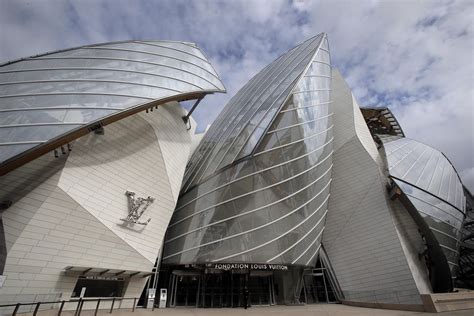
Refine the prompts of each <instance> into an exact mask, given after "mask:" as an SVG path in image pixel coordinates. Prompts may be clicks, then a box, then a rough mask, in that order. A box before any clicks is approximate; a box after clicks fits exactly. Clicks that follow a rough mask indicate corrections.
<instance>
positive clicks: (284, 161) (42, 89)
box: [0, 33, 472, 310]
mask: <svg viewBox="0 0 474 316" xmlns="http://www.w3.org/2000/svg"><path fill="white" fill-rule="evenodd" d="M0 78H3V80H2V83H1V84H0V89H1V90H0V92H1V95H0V113H1V114H0V121H1V122H2V123H1V124H2V125H1V126H0V135H1V138H0V150H1V151H0V157H1V160H2V162H1V165H0V168H1V169H0V171H1V174H2V179H1V185H0V202H1V203H2V208H3V212H2V217H1V219H2V229H3V234H2V236H4V237H3V238H4V240H3V239H0V246H2V245H3V246H2V247H0V249H3V250H2V256H0V258H2V259H3V261H2V262H0V263H1V265H0V268H2V271H3V277H4V278H6V280H5V281H4V284H3V286H2V287H1V288H0V304H1V303H2V302H20V301H29V302H31V301H38V300H44V299H46V298H47V299H55V298H61V299H69V298H71V297H78V296H81V295H84V296H85V297H111V296H119V297H121V296H127V297H134V296H135V297H137V296H140V295H141V294H142V293H143V291H144V288H149V287H152V286H151V285H150V284H153V283H156V282H158V286H159V287H160V288H166V289H167V290H168V306H169V307H175V306H192V307H240V306H242V304H243V303H244V301H245V296H246V295H245V293H246V292H248V293H249V299H250V304H251V305H278V304H302V303H307V304H309V303H321V302H344V303H347V304H359V305H365V306H374V304H376V306H378V307H387V308H400V309H412V310H426V309H427V308H426V304H427V303H426V302H427V301H426V299H425V296H428V297H430V295H433V294H434V293H446V292H451V291H453V284H454V282H455V280H456V276H457V274H458V270H459V271H463V272H464V273H465V274H466V273H467V274H468V273H472V268H471V270H469V268H466V267H464V266H461V267H459V265H460V264H461V265H464V263H465V262H470V261H469V260H471V259H470V258H471V257H469V256H468V257H467V259H466V256H461V258H462V259H461V260H459V257H460V256H459V252H460V251H462V249H471V248H470V247H472V246H470V244H468V243H466V242H465V241H466V240H469V238H470V237H469V235H468V234H467V235H466V234H464V235H462V232H463V227H464V230H466V227H470V226H469V225H470V224H469V223H470V221H472V219H471V220H466V212H467V210H468V209H469V208H467V207H466V196H465V193H464V190H463V186H462V183H461V181H460V179H459V176H458V174H457V173H456V170H455V169H454V167H453V166H452V164H451V163H450V162H449V160H448V159H447V158H446V157H445V156H444V155H443V154H442V153H440V152H439V151H437V150H435V149H433V148H431V147H429V146H427V145H425V144H422V143H420V142H417V141H415V140H412V139H409V138H406V137H405V135H404V133H403V130H402V128H401V126H400V125H399V124H398V122H397V120H396V119H395V117H394V116H393V114H392V113H391V112H390V110H389V109H387V108H382V107H377V108H361V107H360V106H359V105H358V103H357V101H356V100H355V98H354V96H353V95H352V93H351V90H350V88H349V87H348V85H347V84H346V82H345V81H344V79H343V78H342V76H341V74H340V73H339V72H338V71H337V70H336V69H334V68H333V67H332V65H331V58H330V49H329V42H328V38H327V35H326V34H324V33H322V34H319V35H317V36H315V37H313V38H310V39H308V40H307V41H305V42H303V43H302V44H300V45H298V46H297V47H295V48H293V49H291V50H290V51H288V52H287V53H285V54H283V55H282V56H280V57H279V58H277V59H276V60H275V61H274V62H273V63H271V64H270V65H268V66H267V67H265V68H264V69H263V70H262V71H260V72H259V73H258V74H257V75H256V76H254V77H253V78H252V79H251V80H250V81H249V82H248V83H247V84H246V85H245V86H244V87H242V89H241V90H240V91H239V92H238V93H237V94H236V95H235V96H234V97H233V98H232V99H231V100H230V101H229V103H228V104H227V105H226V107H225V108H224V109H223V110H222V112H221V113H220V115H219V116H218V118H217V119H216V121H215V122H214V123H213V124H212V125H211V126H210V127H209V128H208V130H207V131H206V133H205V135H204V136H203V137H202V135H201V136H197V135H195V133H194V129H195V125H196V124H195V123H194V122H192V119H191V118H190V113H187V112H186V111H184V109H183V108H182V107H181V105H180V103H179V102H180V101H184V100H189V99H193V100H197V101H196V103H195V105H197V104H198V103H199V101H200V100H201V99H202V98H203V97H204V96H205V95H206V94H209V93H214V92H224V91H225V89H224V87H223V85H222V83H221V82H220V80H219V77H218V76H217V74H216V72H215V71H214V69H213V68H212V66H211V65H210V64H209V62H208V61H207V60H206V58H205V57H204V56H203V55H202V53H201V52H200V51H199V49H198V48H197V47H196V46H195V45H194V44H190V43H183V42H163V41H160V42H158V41H148V42H141V41H131V42H121V43H109V44H102V45H94V46H86V47H81V48H78V49H72V50H67V51H62V52H57V53H51V54H46V55H41V56H36V57H33V58H28V59H24V60H20V61H17V62H12V63H8V64H5V65H3V66H1V69H0ZM193 109H194V107H193ZM193 109H192V110H193ZM192 110H191V111H190V112H192ZM197 143H199V144H197ZM471 224H472V223H471ZM165 231H166V235H165ZM0 232H2V231H1V230H0ZM469 255H472V252H471V253H469ZM157 258H158V259H157ZM155 262H157V266H158V268H159V278H158V280H157V279H156V278H155V277H154V276H152V275H151V274H152V269H153V266H154V265H155ZM2 271H0V272H2ZM469 271H470V272H469ZM151 277H153V282H151V281H150V278H151ZM104 307H107V306H106V305H104Z"/></svg>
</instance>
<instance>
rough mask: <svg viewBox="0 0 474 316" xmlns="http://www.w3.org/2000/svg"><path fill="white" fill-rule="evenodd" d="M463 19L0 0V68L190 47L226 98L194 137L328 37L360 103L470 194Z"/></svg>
mask: <svg viewBox="0 0 474 316" xmlns="http://www.w3.org/2000/svg"><path fill="white" fill-rule="evenodd" d="M472 21H474V1H434V0H433V1H408V0H405V1H403V0H400V1H377V0H370V1H363V0H352V1H350V0H345V1H339V0H336V1H306V0H293V1H291V0H269V1H263V0H261V1H250V0H245V1H205V0H200V1H191V0H189V1H178V0H170V1H163V0H160V1H151V0H143V1H140V0H133V1H132V0H127V1H125V0H110V1H100V0H80V1H65V0H64V1H59V0H28V1H25V0H0V62H4V61H8V60H12V59H17V58H21V57H26V56H31V55H34V54H38V53H44V52H48V51H54V50H57V49H62V48H68V47H74V46H80V45H85V44H93V43H100V42H107V41H116V40H126V39H165V40H183V41H190V42H195V43H197V44H198V45H199V46H200V47H201V49H202V50H203V51H204V53H205V54H206V55H207V56H208V58H209V59H210V60H211V62H212V63H213V65H214V66H215V68H216V70H217V72H218V73H219V74H220V76H221V78H222V79H223V82H224V84H225V85H226V87H227V90H228V93H227V94H225V95H213V96H208V97H207V98H205V99H204V101H203V102H202V103H201V105H200V108H199V109H198V110H197V111H196V112H195V114H194V117H195V119H196V120H197V121H198V123H199V125H200V129H201V130H202V129H204V128H205V127H206V125H207V124H209V123H211V122H212V120H213V119H214V118H215V117H216V116H217V114H218V113H219V111H220V110H221V109H222V108H223V106H224V105H225V104H226V102H227V100H228V99H229V98H230V97H231V96H232V95H234V94H235V93H236V92H237V90H238V89H239V88H240V87H241V86H242V85H244V84H245V83H246V82H247V81H248V80H249V79H250V78H251V77H252V76H253V75H255V74H256V73H257V72H258V71H259V70H260V69H262V68H263V67H264V66H265V65H266V64H268V63H270V62H271V61H273V60H274V59H275V58H276V57H277V56H279V55H280V54H282V53H284V52H285V51H287V50H288V49H290V48H291V47H293V46H295V45H297V44H298V43H300V42H302V41H303V40H304V39H306V38H308V37H311V36H314V35H315V34H317V33H320V32H326V33H328V36H329V42H330V45H331V55H332V62H333V64H334V65H335V66H336V67H337V68H339V69H340V70H341V72H342V73H343V75H344V77H345V78H346V80H347V82H348V83H349V85H350V86H351V88H352V89H353V92H354V94H355V96H356V98H357V99H358V101H359V103H360V104H361V105H364V106H388V107H389V108H390V109H391V110H392V111H393V112H394V113H395V115H396V116H397V118H398V120H399V122H400V124H401V125H402V127H403V129H404V131H405V134H406V135H407V136H408V137H411V138H415V139H417V140H420V141H422V142H424V143H426V144H428V145H431V146H433V147H435V148H437V149H439V150H441V151H443V152H444V153H445V154H446V155H447V156H448V158H449V159H450V160H451V161H452V162H453V164H454V165H455V167H456V168H457V170H458V172H459V173H460V174H461V177H462V178H463V180H464V182H465V184H466V185H467V186H468V187H469V188H470V189H471V191H474V155H473V153H474V128H473V122H474V96H473V91H474V77H473V76H474V60H473V55H474V37H473V22H472Z"/></svg>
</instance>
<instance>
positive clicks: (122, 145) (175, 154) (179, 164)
mask: <svg viewBox="0 0 474 316" xmlns="http://www.w3.org/2000/svg"><path fill="white" fill-rule="evenodd" d="M184 114H185V112H184V110H183V109H182V108H181V106H180V105H179V104H178V103H171V104H167V105H164V106H161V107H159V109H158V110H154V111H153V112H150V113H148V114H145V113H140V114H137V115H134V116H131V117H128V118H126V119H123V120H121V121H118V122H116V123H114V124H111V125H108V126H106V127H105V128H104V129H105V134H104V135H96V134H94V133H90V134H88V135H86V136H84V137H82V138H80V139H78V140H77V141H75V143H74V144H73V149H72V151H71V152H70V153H69V154H68V155H64V156H61V157H59V158H54V156H53V155H52V154H49V155H45V156H42V157H40V158H38V159H36V160H35V161H33V162H30V163H28V164H27V165H25V166H23V167H21V168H19V169H16V170H15V171H13V172H11V173H9V174H7V175H6V176H4V177H2V179H1V183H0V200H2V201H4V200H11V201H13V205H12V206H11V207H10V208H8V209H7V210H6V211H4V212H3V214H2V221H3V226H4V231H5V238H6V245H7V260H6V265H5V271H4V275H6V277H7V279H6V281H5V284H4V285H3V287H2V288H0V304H1V303H7V302H25V301H28V302H31V301H35V300H45V299H55V298H57V297H58V296H59V295H62V298H63V299H68V298H70V295H71V292H72V290H73V288H74V285H75V283H76V280H77V276H76V275H72V276H71V275H66V274H65V272H64V268H65V267H67V266H77V267H95V268H103V269H119V270H130V271H151V270H152V268H153V265H154V263H155V259H156V257H157V255H158V250H159V248H160V246H161V244H162V239H163V236H164V233H165V231H166V228H167V225H168V221H169V219H170V217H171V213H172V212H173V209H174V207H175V204H176V198H177V192H179V185H180V183H181V179H182V176H183V174H184V168H185V166H186V162H187V158H188V155H189V150H190V144H191V136H190V133H191V132H193V130H191V131H187V130H186V126H185V124H184V122H183V121H182V119H181V116H183V115H184ZM171 175H173V177H170V176H171ZM127 190H129V191H134V192H136V194H137V196H141V197H147V196H152V197H154V198H155V201H154V203H153V204H151V205H150V206H149V207H148V209H147V211H146V212H145V213H144V214H143V216H142V218H141V220H147V219H148V218H151V221H150V222H149V224H148V225H147V226H140V225H135V227H126V226H124V225H123V222H122V221H120V218H124V217H126V216H127V214H128V207H127V198H126V196H125V191H127ZM145 282H146V278H143V277H134V278H132V279H131V280H130V283H129V285H128V290H127V291H126V293H125V296H128V297H137V296H139V295H140V294H141V291H142V289H143V286H144V284H145Z"/></svg>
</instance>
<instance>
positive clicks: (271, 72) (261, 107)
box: [163, 34, 333, 266]
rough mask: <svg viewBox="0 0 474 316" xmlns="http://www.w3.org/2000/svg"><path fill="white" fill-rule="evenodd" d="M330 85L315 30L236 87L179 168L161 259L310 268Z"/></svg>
mask: <svg viewBox="0 0 474 316" xmlns="http://www.w3.org/2000/svg"><path fill="white" fill-rule="evenodd" d="M330 86H331V66H330V56H329V45H328V41H327V37H326V36H325V34H320V35H318V36H316V37H314V38H312V39H309V40H308V41H306V42H304V43H302V44H300V45H299V46H297V47H296V48H294V49H292V50H290V51H289V52H288V53H286V54H284V55H283V56H281V57H280V58H278V59H277V60H276V61H275V62H273V63H272V64H270V65H269V66H268V67H266V68H265V69H264V70H262V71H261V72H260V73H259V74H257V75H256V76H255V77H254V78H253V79H252V80H251V81H250V82H249V84H247V85H245V86H244V87H243V88H242V89H241V90H240V91H239V92H238V93H237V94H236V96H235V97H234V98H233V99H232V100H231V101H230V102H229V103H228V105H227V106H226V107H225V108H224V110H223V112H222V114H221V115H220V116H219V118H218V119H217V121H216V122H215V123H214V124H213V126H220V127H215V129H214V130H212V129H211V130H209V131H208V133H207V134H206V135H205V137H204V139H203V141H202V142H201V145H200V147H199V148H198V149H197V151H196V152H195V154H194V156H193V157H192V161H191V163H190V164H189V166H188V174H187V179H188V182H187V186H186V185H185V186H184V187H183V188H182V195H181V196H180V199H179V200H178V205H177V208H176V209H175V212H174V214H173V217H172V219H171V221H170V225H169V226H168V230H167V235H166V238H165V244H164V250H163V262H164V263H166V264H187V263H202V262H261V263H284V264H294V265H302V266H312V265H314V263H315V262H316V260H317V258H318V253H319V249H320V247H321V238H322V233H323V230H324V224H325V218H326V214H327V204H328V199H329V189H330V183H331V170H332V139H333V135H332V108H331V98H330V89H331V87H330Z"/></svg>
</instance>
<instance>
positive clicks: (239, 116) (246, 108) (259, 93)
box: [183, 34, 324, 190]
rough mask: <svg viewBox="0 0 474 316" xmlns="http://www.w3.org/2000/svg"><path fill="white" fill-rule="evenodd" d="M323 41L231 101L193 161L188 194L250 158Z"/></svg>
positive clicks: (304, 47)
mask: <svg viewBox="0 0 474 316" xmlns="http://www.w3.org/2000/svg"><path fill="white" fill-rule="evenodd" d="M322 38H323V36H322V34H320V35H318V36H316V37H314V38H311V39H309V40H307V41H306V42H304V43H302V44H300V45H299V46H297V47H295V48H293V49H292V50H290V51H289V52H287V53H286V54H284V55H282V56H280V57H279V58H278V59H277V60H275V61H274V62H273V63H271V64H270V65H268V66H267V67H266V68H265V69H263V70H262V71H261V72H260V73H258V74H257V75H256V76H255V77H253V78H252V79H251V80H250V81H249V82H248V83H247V84H246V85H245V86H244V87H243V88H242V89H240V91H239V92H238V93H237V94H236V95H235V96H234V97H233V98H232V99H231V100H230V101H229V103H228V104H227V106H226V107H225V109H224V110H223V111H222V112H221V114H220V115H219V116H218V117H217V119H216V121H215V122H214V123H213V124H212V126H211V128H210V129H209V131H208V132H207V135H206V137H205V138H204V139H203V141H202V142H201V143H200V145H199V147H198V148H197V150H196V151H195V153H194V154H193V156H192V157H191V160H190V162H189V164H188V167H187V171H186V174H185V178H184V186H183V188H184V189H185V190H187V189H189V188H190V187H192V186H194V185H196V184H199V183H201V182H202V180H203V179H204V178H206V177H208V176H210V175H212V174H213V173H214V172H215V171H216V170H219V169H220V168H222V167H224V166H227V165H229V164H230V163H232V162H233V161H235V160H236V159H238V158H241V157H244V156H246V155H248V154H250V152H251V150H252V149H253V148H254V147H255V145H256V142H257V141H258V140H259V139H260V138H261V137H262V135H263V134H264V133H265V129H266V127H268V125H269V124H270V122H271V120H272V119H273V117H274V116H275V115H276V113H277V112H278V111H279V109H280V108H281V106H282V103H283V102H284V100H285V98H286V97H287V96H288V94H289V93H290V92H291V90H292V87H293V85H294V84H295V83H296V80H297V79H298V78H299V76H301V73H302V72H303V71H304V70H305V69H306V66H307V65H308V64H309V63H310V61H311V59H312V58H313V56H314V52H315V50H316V49H317V47H318V46H319V44H320V43H321V40H322ZM322 67H323V68H324V66H322Z"/></svg>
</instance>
